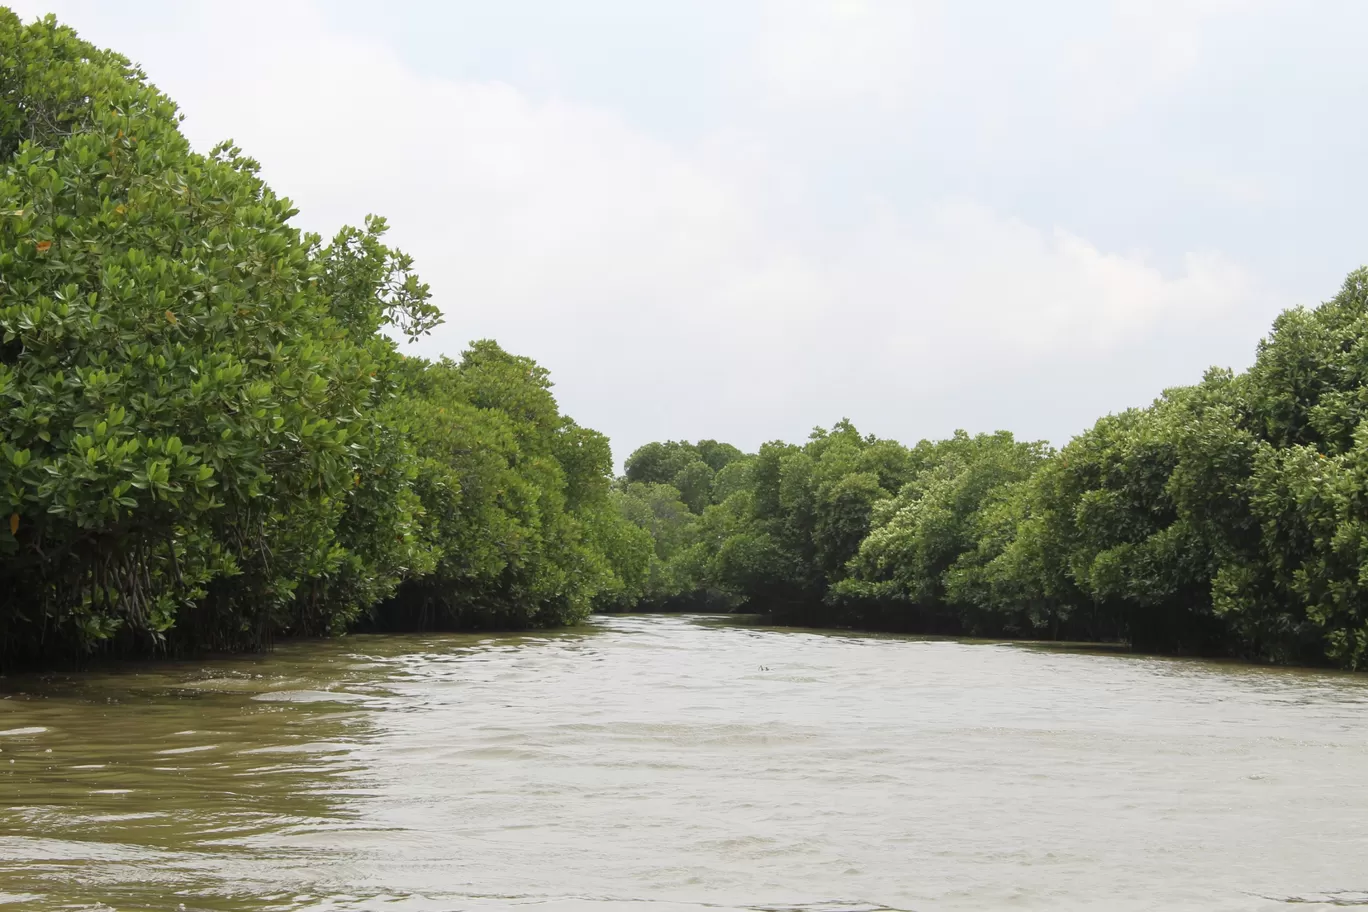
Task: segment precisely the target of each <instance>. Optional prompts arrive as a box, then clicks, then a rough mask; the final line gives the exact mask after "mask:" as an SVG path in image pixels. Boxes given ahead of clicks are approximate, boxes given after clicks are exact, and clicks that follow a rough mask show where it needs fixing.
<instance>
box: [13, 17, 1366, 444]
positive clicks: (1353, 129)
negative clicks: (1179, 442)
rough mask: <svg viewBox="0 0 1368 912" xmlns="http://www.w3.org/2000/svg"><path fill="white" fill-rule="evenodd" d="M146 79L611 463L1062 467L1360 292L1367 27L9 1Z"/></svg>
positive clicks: (1305, 22) (1286, 21)
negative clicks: (818, 433)
mask: <svg viewBox="0 0 1368 912" xmlns="http://www.w3.org/2000/svg"><path fill="white" fill-rule="evenodd" d="M13 5H14V7H15V8H16V10H17V11H18V12H19V13H20V14H21V15H23V16H25V17H31V16H34V15H37V14H39V13H43V12H48V11H51V12H55V13H56V14H57V15H58V17H59V18H60V19H62V20H63V21H65V22H67V23H69V24H71V25H73V26H74V27H75V28H76V29H77V30H78V31H79V32H80V33H81V34H82V35H83V36H84V37H85V38H87V39H89V40H91V41H93V42H95V43H97V44H100V45H104V46H108V47H113V48H116V49H118V50H119V51H121V52H122V53H124V54H126V55H127V56H129V57H131V58H133V59H134V60H135V61H137V62H139V63H140V64H142V66H143V67H144V68H145V69H146V70H147V72H148V73H149V75H150V76H151V78H152V80H153V82H155V83H156V84H157V85H158V86H159V87H161V88H162V89H163V90H165V91H166V92H167V93H168V94H170V95H171V97H172V98H174V99H175V100H176V101H177V102H178V103H179V104H180V105H181V107H182V108H183V110H184V112H185V114H186V121H185V129H186V131H187V133H188V135H189V136H190V138H191V139H192V141H193V142H194V143H195V144H196V146H197V147H198V148H200V149H202V150H207V149H208V148H209V147H210V146H211V145H213V143H214V142H216V141H218V140H220V139H224V138H233V139H235V140H236V141H237V142H238V143H239V144H240V145H242V146H243V147H244V148H245V150H246V151H247V152H248V153H249V154H251V155H253V156H255V157H256V158H258V159H259V160H260V161H261V162H262V164H263V166H264V173H265V176H266V178H267V180H268V181H269V182H270V183H271V185H272V186H273V187H274V188H275V189H276V191H277V192H280V193H282V194H284V195H286V196H289V197H290V198H291V199H293V200H294V201H295V202H296V204H297V205H298V207H299V208H300V209H301V214H300V216H299V224H300V226H301V227H303V228H307V229H310V230H317V231H321V232H324V233H325V234H331V233H332V232H333V231H334V230H335V229H336V227H337V226H339V225H341V224H344V223H352V224H355V223H359V222H360V220H361V219H362V218H363V217H364V216H365V215H366V214H367V213H369V212H376V213H380V214H382V215H384V216H386V217H387V218H388V219H389V220H390V222H391V224H392V226H393V231H392V233H391V239H392V241H393V242H394V243H395V244H397V245H398V246H400V247H402V248H403V249H405V250H407V251H408V252H409V253H411V254H412V255H413V256H414V257H415V258H416V260H417V263H418V268H419V271H420V272H421V274H422V276H423V278H424V279H425V280H426V281H428V282H429V283H431V285H432V287H433V291H434V293H435V295H436V301H437V303H438V304H439V305H440V306H441V308H442V310H443V312H444V313H445V315H446V323H445V325H444V326H442V327H441V328H440V329H438V330H437V332H436V333H435V334H434V335H433V336H432V337H431V338H430V339H427V340H425V341H424V342H422V343H420V344H419V345H418V346H417V349H418V351H419V352H421V353H422V354H427V355H436V354H448V355H451V356H453V357H456V356H459V354H460V352H461V350H462V349H463V348H464V346H465V345H466V343H467V342H468V341H470V340H472V339H477V338H485V337H492V338H495V339H497V340H498V341H499V342H500V343H501V344H502V345H503V346H504V347H506V348H508V349H509V350H511V351H514V352H516V353H519V354H526V355H530V356H532V357H534V358H536V359H537V360H538V361H539V362H540V363H542V364H543V365H545V366H546V367H548V368H549V369H550V370H551V372H552V376H553V378H554V380H555V382H556V393H557V396H558V398H559V400H560V402H561V406H562V408H563V409H564V410H565V411H566V412H568V413H569V414H571V415H572V416H574V417H575V418H576V419H577V420H578V421H580V422H581V423H582V424H586V425H588V426H590V427H594V428H597V429H599V430H601V431H604V432H606V433H607V434H609V435H610V436H611V437H612V439H613V443H614V452H615V455H616V456H617V458H618V459H622V458H623V457H625V456H626V455H627V454H628V453H629V452H630V451H631V449H632V448H634V447H636V446H637V445H639V444H641V443H643V442H645V441H647V440H653V439H663V438H671V439H678V438H688V439H696V438H702V437H715V438H719V439H723V440H730V441H732V442H734V443H737V444H738V445H741V446H743V447H745V448H747V449H750V448H753V447H755V446H756V445H758V444H759V443H760V442H762V441H764V440H768V439H774V438H784V439H790V440H800V439H802V438H804V437H805V436H806V434H807V432H808V430H809V429H810V428H812V427H813V426H814V425H830V424H832V423H833V422H835V421H837V420H839V419H840V418H842V417H849V418H850V419H852V420H853V421H854V422H855V423H856V425H857V426H859V427H860V429H861V430H863V431H866V432H873V433H877V434H879V435H881V436H890V437H896V438H899V439H902V440H904V441H907V442H909V443H910V442H913V441H915V440H917V439H919V438H922V437H937V436H944V435H946V434H948V433H950V432H951V431H953V430H954V429H955V428H958V427H962V428H965V429H967V430H970V431H984V430H992V429H996V428H1007V429H1009V430H1012V431H1014V432H1016V433H1017V434H1018V435H1021V436H1024V437H1028V438H1033V439H1034V438H1044V439H1048V440H1051V441H1054V442H1055V443H1063V442H1064V441H1066V440H1067V439H1068V438H1069V437H1070V436H1071V435H1072V434H1074V433H1076V432H1078V431H1079V430H1081V429H1083V428H1084V427H1086V426H1088V425H1090V424H1091V423H1092V422H1093V421H1094V420H1095V419H1096V418H1097V417H1098V416H1099V415H1101V414H1103V413H1106V412H1109V411H1117V410H1120V409H1123V408H1126V407H1128V406H1132V405H1143V404H1145V403H1147V402H1149V401H1150V400H1151V399H1153V397H1154V396H1155V395H1157V394H1158V393H1159V392H1160V391H1161V390H1162V389H1163V388H1164V387H1167V386H1173V385H1177V384H1183V383H1190V382H1193V381H1195V380H1197V379H1199V378H1200V376H1201V373H1202V371H1203V370H1204V369H1205V368H1206V367H1208V366H1210V365H1213V364H1216V365H1222V366H1232V367H1236V368H1239V367H1244V366H1246V365H1247V364H1248V363H1249V361H1250V360H1251V358H1252V356H1253V352H1254V347H1255V345H1256V344H1257V342H1258V340H1259V338H1260V337H1261V336H1262V335H1263V334H1264V333H1265V332H1266V331H1267V328H1268V325H1269V322H1270V320H1271V319H1272V317H1273V316H1274V315H1275V314H1276V313H1277V312H1278V311H1279V310H1281V309H1283V308H1285V307H1289V306H1292V305H1295V304H1315V303H1317V302H1319V301H1321V300H1324V299H1326V298H1328V297H1330V296H1331V295H1333V294H1334V293H1335V291H1336V290H1337V289H1338V287H1339V284H1340V283H1341V281H1342V280H1343V278H1344V275H1345V274H1346V273H1347V272H1348V271H1349V270H1351V269H1353V268H1356V267H1357V266H1359V265H1361V264H1363V263H1364V262H1366V261H1368V227H1365V219H1364V218H1363V213H1364V212H1365V211H1368V206H1366V205H1365V203H1368V181H1365V179H1364V171H1365V169H1368V154H1365V153H1368V118H1364V117H1363V116H1362V111H1363V103H1364V99H1365V98H1368V55H1365V54H1363V52H1362V36H1363V35H1364V34H1368V4H1364V3H1358V2H1343V3H1335V2H1329V0H1322V2H1318V3H1315V4H1306V3H1301V2H1286V3H1278V2H1260V0H1250V2H1233V0H1229V2H1227V0H1181V2H1179V0H1174V2H1170V0H1154V2H1148V3H1145V2H1115V3H1107V2H1103V0H1082V2H1077V3H1071V2H1048V3H1018V2H1014V0H1004V2H999V3H986V2H984V3H972V2H945V3H935V2H925V3H922V2H913V0H889V2H882V3H881V2H873V0H868V2H859V0H814V2H800V0H775V2H772V3H769V2H758V0H757V2H746V0H673V2H666V0H651V2H643V0H576V2H574V3H565V2H560V0H540V2H538V0H498V2H489V0H478V2H476V0H464V2H451V0H446V2H428V3H423V2H410V3H405V2H398V0H386V2H385V3H383V4H381V3H363V2H359V0H347V2H335V0H334V2H322V0H319V2H304V0H275V2H271V3H258V2H233V3H223V2H175V0H168V2H126V3H118V4H112V3H100V2H69V3H68V2H54V3H42V2H27V0H25V2H19V3H17V4H13Z"/></svg>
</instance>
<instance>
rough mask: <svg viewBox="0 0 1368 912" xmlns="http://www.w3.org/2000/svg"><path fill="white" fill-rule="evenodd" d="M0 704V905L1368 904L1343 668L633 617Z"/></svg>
mask: <svg viewBox="0 0 1368 912" xmlns="http://www.w3.org/2000/svg"><path fill="white" fill-rule="evenodd" d="M0 696H2V697H3V699H0V910H4V909H7V908H13V909H25V910H27V909H35V910H47V909H117V910H135V909H147V910H152V909H157V910H162V909H177V908H179V907H181V906H183V907H184V908H185V909H186V910H224V912H228V910H256V909H268V910H298V912H304V910H310V912H314V910H317V912H323V910H396V912H398V910H403V912H438V910H441V912H448V910H457V909H459V910H507V909H511V908H513V907H524V906H528V907H532V908H535V909H539V910H555V912H572V910H593V912H617V910H627V909H642V908H648V909H651V910H656V912H683V910H689V912H699V910H705V909H708V910H724V912H725V910H803V912H877V910H923V912H927V910H940V909H946V910H983V909H998V908H1002V909H1027V910H1037V909H1038V910H1046V909H1048V910H1057V909H1070V908H1105V909H1119V910H1130V909H1134V910H1140V909H1194V910H1197V909H1201V910H1226V909H1229V910H1259V909H1284V910H1290V909H1297V910H1303V909H1315V908H1321V909H1330V908H1343V907H1345V906H1351V905H1363V906H1368V860H1366V859H1368V788H1365V783H1366V782H1368V679H1365V678H1364V677H1362V676H1353V675H1343V674H1334V673H1324V672H1306V671H1288V670H1276V669H1266V668H1252V667H1246V666H1240V665H1233V664H1214V663H1203V662H1190V661H1176V660H1165V659H1151V658H1140V657H1132V656H1124V655H1107V654H1088V653H1085V652H1078V651H1064V650H1047V649H1041V648H1038V647H1026V646H1013V645H1007V644H994V643H959V642H951V641H928V640H917V639H910V638H899V637H889V636H856V635H843V634H822V633H815V632H805V631H783V630H772V629H763V628H758V627H747V626H742V625H738V624H736V623H735V622H732V621H719V620H716V619H701V618H677V617H675V618H672V617H655V618H610V619H599V620H596V621H595V622H594V624H593V625H592V626H590V627H589V628H586V629H582V630H577V631H571V632H566V633H557V634H544V635H533V636H523V637H490V636H471V635H453V636H421V637H418V636H415V637H402V636H400V637H352V638H347V639H344V640H334V641H324V642H308V643H292V644H288V645H286V646H283V647H281V648H279V649H278V650H277V651H276V652H275V653H274V654H272V655H268V656H257V657H249V658H241V659H231V660H223V661H215V662H209V663H195V664H154V665H142V666H136V667H129V668H123V669H120V670H116V671H113V672H105V673H96V672H89V673H81V674H69V675H52V676H42V677H12V678H9V679H6V680H3V681H0ZM7 904H8V905H7Z"/></svg>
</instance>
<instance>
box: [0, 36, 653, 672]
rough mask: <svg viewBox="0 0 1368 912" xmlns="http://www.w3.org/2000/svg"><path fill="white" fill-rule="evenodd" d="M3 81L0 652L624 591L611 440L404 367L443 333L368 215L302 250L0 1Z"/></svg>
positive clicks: (447, 367) (518, 383) (16, 654)
mask: <svg viewBox="0 0 1368 912" xmlns="http://www.w3.org/2000/svg"><path fill="white" fill-rule="evenodd" d="M0 61H3V66H0V501H3V503H0V516H4V517H7V519H8V521H7V522H4V523H3V524H2V527H0V657H3V658H5V659H21V658H27V659H37V658H44V657H47V656H50V655H54V654H58V653H71V654H77V655H78V654H81V653H84V652H87V651H89V650H92V649H96V648H108V649H114V648H118V649H148V648H162V649H191V648H193V649H199V648H243V647H253V646H258V645H260V644H262V643H265V642H268V641H269V640H270V638H271V637H273V636H276V635H280V634H285V633H329V632H340V631H342V630H345V629H346V628H347V627H348V626H349V625H351V624H352V623H354V622H355V621H357V620H358V619H359V618H361V617H362V616H363V615H364V616H365V617H366V618H368V619H369V620H370V622H373V623H386V624H391V625H393V624H396V623H402V622H403V619H404V618H406V617H411V616H412V615H413V613H414V609H413V608H412V606H413V605H415V604H418V605H424V606H427V605H429V602H431V601H432V600H431V599H429V600H426V601H425V600H424V599H423V598H421V597H418V596H415V595H414V593H423V592H426V593H433V592H437V593H440V598H436V599H435V601H436V603H437V604H438V608H434V609H432V610H440V612H441V613H442V617H441V622H442V623H462V624H482V625H488V624H509V625H518V626H526V625H532V624H552V623H566V622H571V621H574V620H575V619H577V618H579V617H582V616H583V615H584V613H585V612H587V610H588V608H589V606H590V604H591V602H592V601H593V600H594V599H595V598H596V597H603V598H617V599H623V598H629V597H633V595H634V593H636V592H637V591H638V590H640V588H641V587H642V586H643V585H644V581H645V576H646V573H647V569H648V564H649V552H650V550H651V542H650V540H649V538H648V537H647V536H646V533H643V532H642V531H641V530H640V529H639V528H637V527H636V526H634V525H633V524H631V523H630V522H628V521H627V520H625V519H624V518H623V517H622V516H621V515H620V514H619V512H618V511H617V510H616V508H615V506H614V505H613V503H612V502H611V501H610V498H609V482H610V477H609V475H610V473H609V468H610V463H611V457H610V454H609V449H608V444H607V441H606V440H605V439H604V438H603V437H602V436H601V435H599V434H596V433H595V432H593V431H589V430H587V429H583V428H580V427H578V426H577V425H575V424H574V423H573V422H571V421H569V419H567V418H564V417H563V416H561V415H560V414H559V413H558V411H557V408H556V405H555V400H554V399H553V398H552V397H551V395H550V392H549V383H548V381H547V379H546V373H545V371H544V370H542V369H541V368H539V367H537V366H536V365H535V364H534V363H533V362H531V361H530V360H528V359H523V358H514V357H511V356H509V355H507V354H505V353H504V352H502V351H501V350H499V349H498V347H497V346H495V345H493V343H478V344H476V345H475V347H474V348H472V350H471V351H470V352H469V353H467V355H466V356H465V358H464V359H463V360H462V362H461V363H460V365H453V364H449V363H441V364H435V365H427V364H422V363H418V362H412V361H405V360H404V359H403V358H401V357H400V356H399V355H398V354H397V352H396V349H395V343H394V342H393V341H392V339H391V338H390V335H391V334H396V335H400V336H407V337H409V338H413V337H416V336H419V335H422V334H424V333H426V332H427V331H428V330H430V329H431V328H432V327H433V326H434V325H436V323H437V322H439V319H440V316H439V312H438V310H437V309H436V307H435V306H434V305H433V304H432V303H431V302H430V300H429V293H428V289H427V286H425V285H423V284H422V282H421V281H420V280H419V279H418V278H417V276H416V275H415V274H414V272H413V264H412V261H411V260H410V259H409V258H408V257H406V256H405V255H403V254H402V253H399V252H397V251H394V250H392V249H390V248H388V247H386V246H385V245H384V243H383V241H382V238H383V235H384V233H385V228H386V226H385V223H384V221H383V220H382V219H378V218H370V219H368V220H367V222H366V224H365V226H364V227H363V228H359V229H357V228H345V229H343V230H342V231H340V232H339V233H338V234H337V235H336V237H335V238H334V239H333V240H332V242H331V243H329V244H323V243H322V241H321V240H320V239H319V238H318V237H315V236H309V235H301V233H300V232H299V231H298V230H296V229H295V228H293V227H291V226H290V220H291V219H292V218H293V216H294V215H295V210H294V208H293V207H292V206H291V204H290V202H289V201H288V200H286V199H284V198H282V197H279V196H277V195H276V194H275V193H274V192H273V191H272V190H271V189H270V188H269V187H267V186H266V184H265V183H263V182H262V180H261V179H260V178H259V177H258V174H257V170H258V169H257V165H256V163H255V162H254V161H252V160H251V159H249V158H247V157H245V156H244V155H243V154H242V152H241V151H240V150H238V149H237V148H236V147H235V146H233V145H232V144H231V143H224V144H222V145H220V146H218V147H217V148H215V149H214V150H213V151H211V152H210V153H209V154H208V155H201V154H198V153H196V152H194V151H193V150H192V149H191V148H190V146H189V144H188V143H187V142H186V140H185V139H184V137H183V136H182V135H181V133H180V129H179V123H180V116H179V114H178V113H177V111H176V108H175V105H174V104H173V103H172V102H171V101H170V100H169V99H167V98H166V97H165V96H164V95H162V94H161V93H160V92H158V91H157V90H156V89H155V88H153V87H152V86H151V85H149V84H148V83H147V81H146V78H145V77H144V75H143V74H142V73H141V72H140V71H139V70H137V69H136V68H134V67H132V66H131V65H130V64H129V62H128V61H127V60H126V59H125V58H123V57H120V56H118V55H117V54H114V53H112V52H108V51H102V50H99V49H98V48H95V47H92V46H91V45H89V44H87V43H86V42H83V41H81V40H80V39H79V38H78V37H77V36H76V35H75V33H74V32H72V31H71V30H69V29H66V28H63V27H61V26H59V25H58V24H57V23H56V22H55V21H54V20H53V19H51V18H48V19H45V20H42V21H40V22H36V23H33V24H31V25H24V24H22V23H21V22H20V21H19V19H18V18H17V17H16V16H14V15H13V14H12V13H10V12H9V11H7V10H4V9H0ZM377 606H379V607H377ZM421 610H429V609H428V608H423V609H421ZM406 611H407V612H408V614H407V615H406V614H405V612H406ZM420 620H421V618H420Z"/></svg>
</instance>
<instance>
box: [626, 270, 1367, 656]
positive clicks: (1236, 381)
mask: <svg viewBox="0 0 1368 912" xmlns="http://www.w3.org/2000/svg"><path fill="white" fill-rule="evenodd" d="M1365 416H1368V270H1360V271H1358V272H1355V273H1353V274H1352V275H1350V276H1349V278H1348V279H1347V281H1346V282H1345V283H1344V287H1343V289H1342V290H1341V291H1340V293H1339V294H1338V295H1337V296H1336V297H1335V298H1334V299H1333V300H1331V301H1329V302H1328V303H1326V304H1324V305H1322V306H1321V307H1319V308H1316V309H1314V310H1306V309H1300V308H1298V309H1294V310H1289V311H1287V312H1286V313H1284V314H1282V315H1281V316H1280V317H1279V318H1278V319H1277V321H1276V322H1275V324H1274V326H1273V330H1272V332H1271V334H1270V335H1269V337H1268V338H1267V339H1266V340H1264V341H1263V342H1262V343H1261V344H1260V346H1259V350H1258V354H1257V358H1256V361H1255V363H1254V365H1253V367H1251V368H1250V369H1249V370H1248V371H1246V372H1244V373H1240V374H1234V373H1232V372H1230V371H1223V370H1212V371H1210V372H1208V374H1207V375H1206V377H1205V378H1204V379H1203V380H1202V382H1201V383H1199V384H1197V385H1196V386H1192V387H1185V388H1180V389H1173V390H1169V391H1168V392H1166V393H1165V394H1164V395H1163V396H1162V397H1161V398H1159V399H1158V400H1157V401H1155V402H1154V403H1153V404H1152V405H1151V406H1149V407H1148V408H1143V409H1132V410H1129V411H1126V412H1123V413H1121V414H1119V415H1109V416H1107V417H1105V418H1103V419H1101V420H1100V421H1098V422H1097V424H1096V425H1094V426H1093V427H1092V428H1091V429H1089V430H1087V431H1086V432H1084V433H1082V434H1080V435H1079V436H1078V437H1076V438H1074V439H1073V440H1072V441H1070V442H1069V444H1068V445H1067V446H1065V447H1064V448H1063V449H1062V450H1059V451H1058V452H1054V451H1052V450H1051V449H1050V447H1048V446H1046V445H1044V444H1041V443H1023V442H1020V441H1017V440H1014V439H1013V437H1012V435H1011V434H1008V433H1005V432H1001V433H997V434H991V435H986V434H985V435H978V436H972V437H971V436H969V435H966V434H964V433H959V434H956V435H955V436H954V437H952V438H950V439H948V440H941V441H936V442H928V441H923V442H921V443H919V444H917V445H916V446H914V447H911V448H907V447H903V446H901V445H899V444H897V443H895V442H892V441H888V440H879V439H876V438H873V437H864V436H861V435H860V434H859V433H858V432H857V431H856V430H855V428H853V427H852V426H850V424H848V423H846V422H842V423H840V424H838V425H836V426H835V427H834V428H832V429H831V430H830V431H825V430H818V431H815V432H814V433H813V434H812V437H811V438H810V439H809V440H808V442H807V443H805V444H803V445H802V446H795V445H791V444H785V443H768V444H765V445H764V446H762V447H761V448H760V451H759V452H758V453H755V454H753V455H745V456H742V455H740V454H738V453H737V452H736V451H735V450H734V449H732V448H728V447H724V446H719V445H718V444H716V443H714V442H712V441H706V442H704V443H700V444H698V445H691V444H687V443H679V442H672V443H653V444H650V445H648V446H645V447H643V448H641V449H640V450H638V451H637V452H636V453H635V454H633V456H632V457H631V458H630V459H629V460H628V463H627V475H626V477H625V478H624V479H623V480H622V481H621V482H620V483H619V486H618V490H617V491H616V493H615V497H616V499H617V501H618V505H619V509H620V510H621V512H622V513H623V515H624V516H626V517H628V518H629V519H631V520H632V521H633V522H634V523H636V524H637V525H638V526H640V527H641V528H643V529H645V530H648V531H650V532H651V534H652V536H653V538H654V540H655V543H656V549H655V557H654V560H653V562H652V569H651V573H650V576H649V578H648V581H647V584H646V592H645V596H644V599H643V602H642V604H643V605H645V606H647V607H656V608H673V607H687V606H692V605H696V604H725V605H728V606H732V607H743V608H746V609H748V610H758V611H766V612H771V613H773V614H774V616H775V617H776V618H777V619H778V620H780V621H784V622H791V623H806V624H824V625H851V626H858V627H871V628H882V629H895V630H908V631H922V632H936V633H956V634H969V635H984V636H1024V637H1050V638H1082V639H1089V640H1097V639H1111V640H1120V641H1124V642H1129V643H1131V644H1133V645H1134V646H1135V647H1137V648H1140V649H1145V650H1155V651H1164V652H1198V653H1207V654H1223V655H1232V656H1239V657H1244V658H1249V659H1256V660H1263V661H1270V662H1288V663H1333V664H1338V665H1341V666H1344V667H1349V668H1361V667H1364V666H1365V665H1368V423H1365V422H1364V418H1365ZM718 454H722V455H718Z"/></svg>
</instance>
